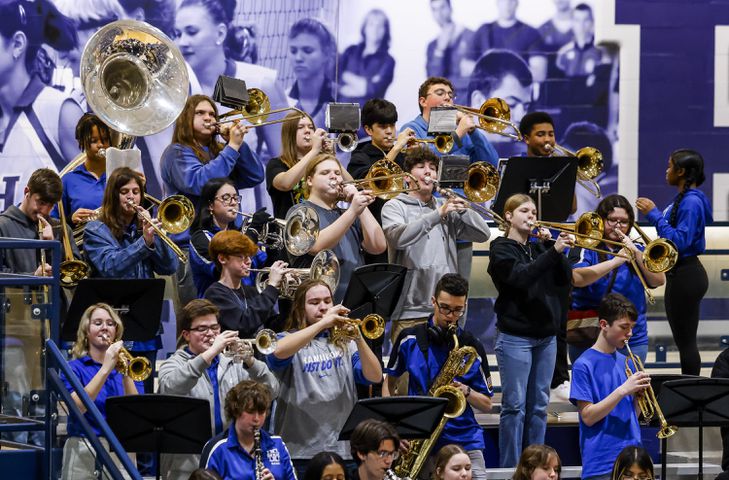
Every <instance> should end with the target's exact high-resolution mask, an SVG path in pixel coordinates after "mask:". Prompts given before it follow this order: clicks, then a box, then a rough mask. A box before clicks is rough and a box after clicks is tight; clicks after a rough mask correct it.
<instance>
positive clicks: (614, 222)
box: [605, 218, 630, 227]
mask: <svg viewBox="0 0 729 480" xmlns="http://www.w3.org/2000/svg"><path fill="white" fill-rule="evenodd" d="M605 223H607V224H608V225H610V226H611V227H617V226H618V225H623V226H625V227H627V226H628V225H629V224H630V220H618V219H613V218H606V219H605Z"/></svg>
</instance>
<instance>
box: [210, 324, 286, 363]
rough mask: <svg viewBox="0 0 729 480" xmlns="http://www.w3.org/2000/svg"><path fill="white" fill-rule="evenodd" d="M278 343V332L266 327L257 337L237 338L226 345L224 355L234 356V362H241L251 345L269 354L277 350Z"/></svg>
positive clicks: (264, 353)
mask: <svg viewBox="0 0 729 480" xmlns="http://www.w3.org/2000/svg"><path fill="white" fill-rule="evenodd" d="M277 344H278V341H277V340H276V332H274V331H273V330H270V329H268V328H264V329H263V330H261V331H259V332H258V333H257V334H256V338H236V339H235V341H234V342H233V343H231V344H229V345H227V346H226V347H225V349H224V350H223V355H225V356H226V357H232V358H233V361H234V362H240V361H243V358H245V356H246V350H247V349H248V348H249V347H250V348H253V347H256V350H258V351H259V352H260V353H262V354H263V355H269V354H271V353H273V352H275V351H276V345H277Z"/></svg>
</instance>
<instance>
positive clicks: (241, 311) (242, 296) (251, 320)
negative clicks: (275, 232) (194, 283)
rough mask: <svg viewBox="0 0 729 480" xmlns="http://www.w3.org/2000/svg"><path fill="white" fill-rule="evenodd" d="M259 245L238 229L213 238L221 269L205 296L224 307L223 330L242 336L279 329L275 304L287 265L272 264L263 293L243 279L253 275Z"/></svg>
mask: <svg viewBox="0 0 729 480" xmlns="http://www.w3.org/2000/svg"><path fill="white" fill-rule="evenodd" d="M257 250H258V247H257V246H256V244H255V243H253V241H252V240H251V239H250V238H249V237H248V236H247V235H245V234H243V233H242V232H240V231H238V230H223V231H221V232H218V233H216V234H215V235H214V236H213V238H212V240H210V247H209V249H208V252H209V255H210V258H212V259H213V261H214V262H215V265H216V268H217V269H218V270H219V271H220V280H218V281H217V282H214V283H213V284H212V285H210V287H208V289H207V290H205V294H204V297H205V298H206V299H207V300H210V301H211V302H212V303H213V304H214V305H215V306H216V307H218V308H219V309H220V325H221V326H222V327H223V330H234V331H236V332H238V334H239V335H240V337H241V338H251V337H253V336H254V335H255V333H256V332H257V331H258V330H259V329H260V328H261V327H264V328H271V329H274V330H279V328H277V327H279V326H280V325H279V324H278V322H276V319H277V317H275V311H274V307H275V306H276V301H277V300H278V297H279V293H280V287H281V282H282V281H283V277H284V273H285V272H286V267H287V264H286V263H285V262H283V261H282V260H277V261H275V262H274V263H273V265H271V270H270V272H269V276H268V285H267V286H266V288H265V289H263V291H262V292H260V293H259V292H258V291H257V290H256V288H255V287H253V286H250V285H245V284H243V283H242V279H243V278H245V277H247V276H248V275H250V268H251V258H252V257H253V256H254V255H255V254H256V251H257Z"/></svg>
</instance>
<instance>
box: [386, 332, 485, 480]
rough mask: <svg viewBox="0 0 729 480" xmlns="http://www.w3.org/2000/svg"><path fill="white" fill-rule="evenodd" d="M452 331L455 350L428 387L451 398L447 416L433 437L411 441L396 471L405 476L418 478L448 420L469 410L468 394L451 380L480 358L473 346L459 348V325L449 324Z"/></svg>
mask: <svg viewBox="0 0 729 480" xmlns="http://www.w3.org/2000/svg"><path fill="white" fill-rule="evenodd" d="M448 334H449V335H452V336H453V342H454V344H453V349H452V350H451V351H450V352H449V353H448V358H447V359H446V361H445V363H444V364H443V367H442V368H441V369H440V372H438V376H437V377H435V380H434V381H433V384H432V385H431V387H430V389H429V390H428V395H430V396H431V397H440V398H445V399H447V400H448V405H447V406H446V410H445V413H443V418H441V420H440V422H439V423H438V426H437V427H436V428H435V431H433V433H432V435H431V436H430V438H426V439H418V440H413V441H411V442H410V449H409V450H408V452H407V453H406V454H404V455H402V456H401V457H400V461H399V462H398V464H397V465H396V466H395V467H394V471H395V473H396V474H397V476H399V477H401V478H411V479H416V478H417V477H418V474H419V473H420V470H421V469H422V468H423V465H424V464H425V461H426V460H427V458H428V455H429V454H430V451H431V450H432V448H433V445H435V442H436V441H437V440H438V437H440V434H441V432H442V431H443V427H445V424H446V422H447V421H448V420H449V419H451V418H456V417H459V416H461V414H462V413H463V412H464V411H465V410H466V397H464V396H463V393H462V392H461V391H460V390H459V389H458V388H456V387H454V386H453V385H451V383H453V380H454V379H455V378H456V377H459V376H462V375H465V374H466V372H468V370H470V369H471V366H472V365H473V362H475V361H476V358H477V357H478V353H477V352H476V349H475V348H473V347H467V346H466V347H460V348H459V346H458V337H457V336H456V326H455V325H450V326H449V327H448Z"/></svg>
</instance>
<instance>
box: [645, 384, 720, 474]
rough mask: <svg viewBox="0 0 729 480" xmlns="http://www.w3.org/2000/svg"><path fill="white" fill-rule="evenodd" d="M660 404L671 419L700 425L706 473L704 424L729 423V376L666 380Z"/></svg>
mask: <svg viewBox="0 0 729 480" xmlns="http://www.w3.org/2000/svg"><path fill="white" fill-rule="evenodd" d="M660 396H661V401H659V402H658V403H659V404H662V405H661V408H662V410H663V415H664V416H665V417H666V420H667V421H669V423H671V424H673V425H676V426H679V427H682V426H683V427H699V473H698V477H697V478H698V479H699V480H700V479H702V478H703V474H704V426H707V427H727V426H729V379H728V378H703V377H698V378H689V379H685V380H671V381H668V382H665V383H663V386H662V388H661V394H660Z"/></svg>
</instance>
